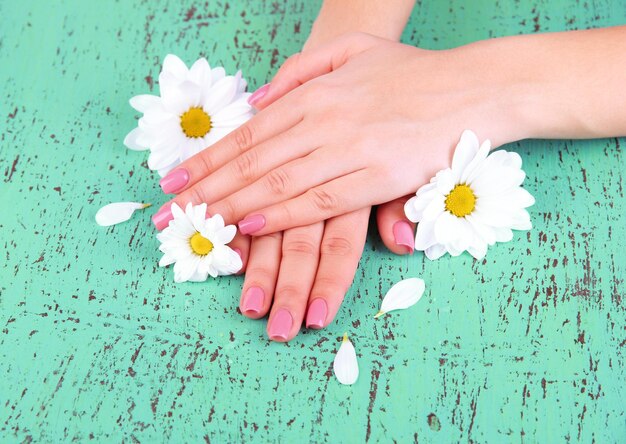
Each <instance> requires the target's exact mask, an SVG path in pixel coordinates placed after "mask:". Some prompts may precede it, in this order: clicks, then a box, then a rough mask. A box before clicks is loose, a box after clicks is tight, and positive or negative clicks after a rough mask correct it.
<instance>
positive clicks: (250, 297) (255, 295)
mask: <svg viewBox="0 0 626 444" xmlns="http://www.w3.org/2000/svg"><path fill="white" fill-rule="evenodd" d="M264 298H265V293H264V292H263V289H261V288H259V287H250V288H248V289H247V290H246V294H245V295H244V297H243V307H242V308H243V312H244V313H253V314H259V313H261V309H262V308H263V299H264ZM290 327H291V326H290Z"/></svg>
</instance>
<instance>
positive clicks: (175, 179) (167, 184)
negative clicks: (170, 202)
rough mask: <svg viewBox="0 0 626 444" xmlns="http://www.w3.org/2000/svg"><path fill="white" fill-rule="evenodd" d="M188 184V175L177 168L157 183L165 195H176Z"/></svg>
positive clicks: (184, 170) (183, 170)
mask: <svg viewBox="0 0 626 444" xmlns="http://www.w3.org/2000/svg"><path fill="white" fill-rule="evenodd" d="M188 183H189V173H188V172H187V170H186V169H184V168H178V169H176V170H174V171H170V172H169V173H168V174H167V175H166V176H165V177H164V178H163V179H161V180H160V181H159V185H161V189H162V190H163V192H164V193H165V194H172V193H178V192H179V191H181V190H182V189H183V188H185V187H186V186H187V184H188Z"/></svg>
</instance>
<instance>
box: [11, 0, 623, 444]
mask: <svg viewBox="0 0 626 444" xmlns="http://www.w3.org/2000/svg"><path fill="white" fill-rule="evenodd" d="M389 3H390V4H391V3H392V2H389ZM467 3H468V4H467V5H466V2H465V1H462V0H450V1H439V0H432V1H423V2H421V4H419V5H418V7H417V8H416V10H415V11H414V14H413V16H412V19H411V22H410V24H409V26H408V28H407V30H406V32H405V34H404V40H405V41H406V42H409V43H411V44H416V45H420V46H423V47H427V48H446V47H451V46H454V45H459V44H463V43H466V42H470V41H473V40H476V39H482V38H488V37H494V36H501V35H509V34H516V33H529V32H536V31H539V32H543V31H555V30H565V29H580V28H587V27H600V26H607V25H614V24H619V23H624V22H626V7H625V6H624V4H623V2H621V1H611V0H593V1H587V2H582V1H580V2H579V1H565V0H560V1H548V0H542V1H539V0H535V1H523V0H521V1H515V2H509V1H500V2H497V3H494V2H491V1H488V0H481V1H473V2H467ZM469 3H471V6H470V5H469ZM318 6H319V2H317V1H308V0H284V1H276V2H271V1H269V0H268V1H264V2H261V1H245V2H244V1H231V2H228V3H226V2H216V1H209V2H193V1H190V0H183V1H180V0H178V1H173V0H172V1H166V0H161V1H141V2H139V1H137V2H133V1H130V0H117V1H109V0H103V1H100V2H91V1H85V0H71V1H70V0H65V1H60V0H56V1H54V0H53V1H35V0H23V1H8V0H2V1H0V61H1V64H0V85H1V87H2V91H3V98H2V100H1V101H0V122H1V124H2V127H1V128H2V131H1V132H0V150H1V151H0V174H1V177H0V202H1V204H2V207H1V208H2V209H1V210H0V248H1V250H2V251H1V252H0V253H1V259H0V260H1V261H2V262H0V326H1V329H0V441H1V442H22V441H23V442H30V441H34V442H61V441H88V440H90V439H93V440H94V441H97V442H120V441H123V442H160V441H171V442H198V441H207V442H209V441H210V442H286V443H291V442H364V441H370V442H391V441H396V442H403V443H404V442H413V441H419V442H437V443H440V442H457V441H461V442H467V441H472V442H496V443H501V442H598V443H610V442H620V441H621V442H624V441H625V440H626V415H625V413H624V410H625V409H624V405H625V404H626V389H625V388H624V381H625V379H626V369H625V364H626V363H625V357H624V350H625V348H624V346H625V344H626V330H625V326H626V315H625V310H624V305H623V304H624V302H623V296H624V293H625V284H624V275H625V274H626V260H625V259H624V247H625V243H626V241H625V238H626V228H625V227H626V216H625V215H624V208H625V204H626V200H625V198H624V189H623V186H624V171H626V160H625V158H624V154H623V142H624V141H623V140H619V139H613V140H598V141H592V142H586V141H582V142H572V141H553V142H545V141H529V142H524V143H519V144H515V145H513V146H511V149H515V150H517V151H518V152H519V153H520V154H521V155H522V157H523V158H524V165H525V166H524V168H525V170H526V172H527V174H528V179H527V181H526V187H527V188H528V189H529V190H530V191H531V192H532V193H533V194H534V195H535V196H536V198H537V204H536V205H535V206H534V207H532V208H531V209H530V212H531V216H532V218H533V221H534V224H535V228H534V229H533V230H532V231H531V232H529V233H518V234H516V236H515V238H514V240H513V242H511V243H508V244H500V245H497V246H496V247H494V248H492V249H491V250H490V251H489V253H488V255H487V258H486V260H485V261H482V262H475V261H474V260H473V259H472V258H471V257H469V256H468V255H463V256H461V257H458V258H444V259H441V260H439V261H436V262H429V261H428V260H426V259H424V257H423V255H422V254H415V255H414V256H413V257H410V258H406V257H395V256H393V255H391V254H390V253H388V252H387V251H385V249H384V248H383V246H382V244H381V243H380V241H379V239H378V238H377V237H376V235H375V234H374V233H373V232H372V233H371V236H370V237H369V240H368V244H367V246H366V251H365V253H364V257H363V259H362V261H361V264H360V267H359V270H358V272H357V276H356V278H355V282H354V285H353V287H352V289H351V291H350V292H349V294H348V296H347V298H346V301H345V303H344V305H343V307H342V309H341V311H340V313H339V315H338V316H337V319H336V321H335V322H334V323H333V324H332V325H331V326H330V327H329V328H328V329H327V330H324V331H321V332H316V331H312V332H307V331H305V332H303V333H302V334H301V335H300V336H299V337H298V338H297V339H296V340H294V341H292V342H291V343H290V344H288V345H284V344H277V343H270V342H269V341H268V340H267V339H266V336H265V322H262V321H251V320H248V319H246V318H243V317H242V316H241V315H239V314H238V313H237V310H236V307H237V304H238V301H239V292H240V287H241V284H242V278H224V279H220V280H215V281H213V280H211V281H208V282H206V283H203V284H183V285H175V284H174V283H173V279H172V271H171V270H164V269H160V268H158V267H157V261H158V259H159V257H160V254H159V253H158V251H157V245H158V244H157V241H156V239H155V237H154V231H153V229H152V226H151V224H150V221H149V216H150V213H149V212H144V213H142V214H139V215H138V216H137V217H135V218H134V219H133V220H132V221H131V222H129V223H127V224H124V225H120V226H116V227H114V228H110V229H103V228H101V227H98V226H96V224H95V223H94V220H93V216H94V214H95V212H96V210H97V209H98V208H99V207H100V206H101V205H103V204H105V203H108V202H111V201H119V200H141V201H149V202H152V203H154V204H161V203H163V202H164V201H165V200H164V197H163V196H162V195H161V193H160V192H159V188H158V186H157V176H156V174H154V173H152V172H150V171H149V170H148V169H147V167H146V163H145V160H146V155H145V153H137V152H132V151H128V150H126V149H125V148H124V146H123V145H122V140H123V138H124V136H125V134H126V133H127V132H128V131H129V130H130V129H131V128H132V127H133V125H134V123H135V118H136V114H135V113H134V112H133V110H132V109H131V108H130V106H129V105H128V102H127V100H128V98H129V97H131V96H132V95H135V94H139V93H145V92H150V91H153V92H154V91H156V85H154V81H155V79H156V78H157V77H158V72H159V68H160V64H161V61H162V59H163V57H164V56H165V55H166V54H167V53H169V52H172V53H175V54H177V55H179V56H181V57H182V58H183V59H184V60H186V61H187V62H191V61H193V60H195V59H196V58H197V57H198V56H201V55H204V56H206V57H207V58H208V59H209V61H210V62H212V63H215V64H223V65H225V66H226V68H227V69H228V70H229V71H231V72H232V71H233V70H234V69H236V68H237V67H239V68H241V69H242V70H243V71H244V74H245V75H246V77H247V78H248V79H249V81H250V84H251V86H252V87H253V88H255V87H258V86H260V85H262V84H263V83H265V82H266V81H267V80H268V79H269V78H270V75H271V73H272V72H273V71H274V70H275V69H276V68H277V67H278V65H279V64H280V62H281V61H282V60H284V58H285V57H287V56H288V55H289V54H290V53H292V52H294V51H296V50H297V49H298V48H299V47H300V45H301V44H302V43H303V42H304V40H305V38H306V35H307V32H308V30H309V29H310V26H311V22H312V20H313V18H314V16H315V13H316V10H317V8H318ZM512 56H514V55H512ZM460 75H462V73H460ZM410 276H421V277H423V278H424V279H425V280H426V283H427V291H426V293H425V296H424V297H423V299H422V300H421V301H420V303H419V304H418V305H417V306H415V307H414V308H413V309H411V310H410V311H405V312H402V313H396V314H393V315H389V316H386V317H384V318H382V319H379V320H375V319H373V317H372V315H373V314H374V313H375V312H376V310H377V308H378V306H379V302H380V299H381V294H382V293H384V292H385V291H386V290H387V289H388V288H389V287H390V286H391V284H392V283H394V282H396V281H397V280H399V279H400V278H403V277H410ZM344 331H348V333H349V334H350V336H351V338H352V340H353V341H354V343H355V346H356V348H357V352H358V355H359V357H360V365H361V377H360V379H359V380H358V382H357V383H356V384H355V385H354V386H351V387H345V386H341V385H339V384H338V383H337V382H336V380H335V379H334V377H333V376H332V371H331V364H332V359H333V356H334V352H335V351H336V350H337V348H338V345H339V339H340V337H341V335H342V334H343V332H344Z"/></svg>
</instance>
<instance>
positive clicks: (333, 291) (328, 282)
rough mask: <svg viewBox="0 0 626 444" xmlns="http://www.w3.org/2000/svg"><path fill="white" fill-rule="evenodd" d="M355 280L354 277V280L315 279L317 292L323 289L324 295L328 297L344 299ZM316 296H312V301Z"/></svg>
mask: <svg viewBox="0 0 626 444" xmlns="http://www.w3.org/2000/svg"><path fill="white" fill-rule="evenodd" d="M353 280H354V275H353V276H352V278H350V277H348V278H347V279H346V278H341V277H340V276H316V277H315V286H316V288H317V292H319V290H320V289H323V292H322V293H323V294H324V295H326V296H328V295H341V296H342V297H344V296H345V295H346V293H347V292H348V290H349V289H350V286H351V285H352V281H353ZM313 298H314V296H313V295H311V299H313Z"/></svg>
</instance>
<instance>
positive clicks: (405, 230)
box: [393, 220, 415, 254]
mask: <svg viewBox="0 0 626 444" xmlns="http://www.w3.org/2000/svg"><path fill="white" fill-rule="evenodd" d="M393 238H394V240H395V241H396V245H400V246H402V247H407V248H408V251H407V253H411V254H413V251H414V250H415V236H414V234H413V228H411V225H410V224H409V223H408V222H407V221H404V220H399V221H398V222H396V223H395V224H393Z"/></svg>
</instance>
